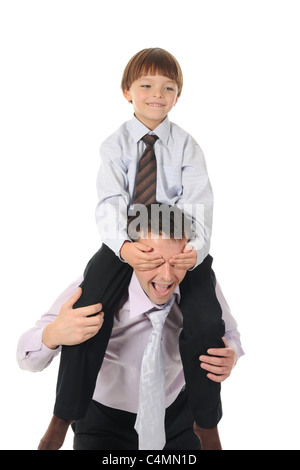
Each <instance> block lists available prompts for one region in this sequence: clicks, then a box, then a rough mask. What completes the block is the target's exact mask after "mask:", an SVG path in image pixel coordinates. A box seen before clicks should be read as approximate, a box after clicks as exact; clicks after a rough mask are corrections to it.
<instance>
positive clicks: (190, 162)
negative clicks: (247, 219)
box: [178, 140, 213, 267]
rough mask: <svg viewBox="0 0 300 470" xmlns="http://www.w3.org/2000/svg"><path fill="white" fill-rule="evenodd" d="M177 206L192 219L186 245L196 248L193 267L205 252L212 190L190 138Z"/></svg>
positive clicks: (202, 160) (206, 252)
mask: <svg viewBox="0 0 300 470" xmlns="http://www.w3.org/2000/svg"><path fill="white" fill-rule="evenodd" d="M178 206H179V207H180V209H182V210H183V211H184V213H185V214H186V215H187V216H188V218H189V219H190V220H191V219H192V220H194V225H193V235H192V237H191V238H190V240H189V245H191V246H193V248H194V249H195V250H196V251H197V262H196V265H195V267H196V266H198V265H199V264H201V263H202V261H203V260H204V258H205V257H206V256H207V255H208V254H209V249H210V239H211V232H212V218H213V192H212V188H211V184H210V181H209V177H208V173H207V168H206V162H205V158H204V155H203V152H202V150H201V148H200V147H199V145H198V144H197V143H196V142H195V141H194V140H193V141H192V144H190V145H189V146H188V147H187V149H186V151H185V153H184V156H183V162H182V195H181V196H180V198H179V201H178Z"/></svg>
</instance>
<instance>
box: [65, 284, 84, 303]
mask: <svg viewBox="0 0 300 470" xmlns="http://www.w3.org/2000/svg"><path fill="white" fill-rule="evenodd" d="M81 294H82V289H81V287H78V289H77V290H76V292H75V293H74V294H73V295H72V296H71V297H70V298H69V299H68V300H67V301H66V303H65V305H67V306H68V307H73V305H74V304H75V303H76V302H77V300H78V299H80V297H81Z"/></svg>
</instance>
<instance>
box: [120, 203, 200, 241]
mask: <svg viewBox="0 0 300 470" xmlns="http://www.w3.org/2000/svg"><path fill="white" fill-rule="evenodd" d="M127 231H128V235H129V237H130V238H131V239H132V240H137V239H138V238H140V237H142V238H148V236H149V238H159V237H162V238H166V239H171V240H182V239H183V238H187V239H190V238H191V234H192V222H191V220H190V219H189V218H188V217H187V216H185V215H184V213H183V211H182V210H181V209H179V207H177V206H170V205H168V204H159V203H155V204H149V205H148V206H145V205H142V204H136V205H135V206H134V207H133V209H131V210H130V211H129V213H128V224H127Z"/></svg>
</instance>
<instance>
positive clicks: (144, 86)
mask: <svg viewBox="0 0 300 470" xmlns="http://www.w3.org/2000/svg"><path fill="white" fill-rule="evenodd" d="M142 88H150V85H142Z"/></svg>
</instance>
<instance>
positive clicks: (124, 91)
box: [123, 90, 132, 103]
mask: <svg viewBox="0 0 300 470" xmlns="http://www.w3.org/2000/svg"><path fill="white" fill-rule="evenodd" d="M123 96H124V98H126V100H127V101H129V103H132V98H131V94H130V91H129V90H123Z"/></svg>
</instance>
